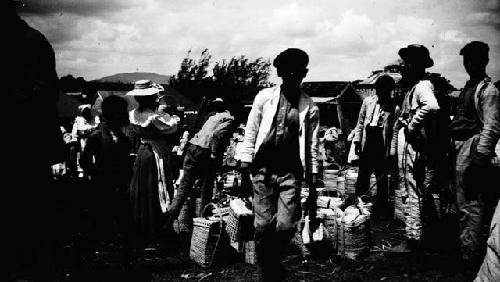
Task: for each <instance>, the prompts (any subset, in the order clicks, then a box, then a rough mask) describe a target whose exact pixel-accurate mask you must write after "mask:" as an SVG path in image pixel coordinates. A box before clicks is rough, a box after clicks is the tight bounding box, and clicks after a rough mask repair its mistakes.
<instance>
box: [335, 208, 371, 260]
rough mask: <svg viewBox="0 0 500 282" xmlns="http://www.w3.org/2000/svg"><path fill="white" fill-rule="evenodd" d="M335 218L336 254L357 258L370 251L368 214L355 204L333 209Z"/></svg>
mask: <svg viewBox="0 0 500 282" xmlns="http://www.w3.org/2000/svg"><path fill="white" fill-rule="evenodd" d="M335 213H336V214H337V215H336V220H337V225H338V228H337V238H338V240H337V241H338V242H337V244H338V245H337V246H338V247H337V254H338V255H340V256H342V257H345V258H349V259H354V260H355V259H358V258H360V257H361V256H364V255H367V254H368V253H369V251H370V244H371V241H370V214H369V213H364V212H363V210H362V209H360V208H359V207H357V206H349V207H347V208H346V209H345V211H342V210H341V209H336V210H335Z"/></svg>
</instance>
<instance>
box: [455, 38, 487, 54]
mask: <svg viewBox="0 0 500 282" xmlns="http://www.w3.org/2000/svg"><path fill="white" fill-rule="evenodd" d="M489 51H490V47H489V46H488V44H486V43H484V42H481V41H472V42H469V43H467V44H466V45H465V46H464V48H462V50H460V55H462V56H466V55H475V56H486V57H488V52H489Z"/></svg>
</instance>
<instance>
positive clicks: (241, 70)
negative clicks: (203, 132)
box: [169, 49, 271, 120]
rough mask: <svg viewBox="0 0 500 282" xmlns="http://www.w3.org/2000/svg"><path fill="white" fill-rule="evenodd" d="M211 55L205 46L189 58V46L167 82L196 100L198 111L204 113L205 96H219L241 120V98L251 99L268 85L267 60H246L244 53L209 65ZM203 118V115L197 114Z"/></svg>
mask: <svg viewBox="0 0 500 282" xmlns="http://www.w3.org/2000/svg"><path fill="white" fill-rule="evenodd" d="M211 59H212V56H211V55H210V53H209V51H208V49H205V50H203V52H202V53H201V55H200V58H199V59H198V61H195V60H194V59H192V58H191V50H189V51H188V53H187V56H186V58H184V59H183V60H182V62H181V67H180V69H179V71H178V72H177V74H176V75H175V76H173V77H172V78H171V79H170V82H169V84H170V86H171V87H173V88H175V89H177V90H178V91H180V92H181V93H182V94H184V95H186V96H187V97H189V98H190V99H192V100H193V101H194V102H195V103H200V104H201V105H200V109H199V112H200V115H204V114H205V113H204V111H205V106H206V105H208V103H206V101H207V100H211V99H214V98H216V97H221V98H223V99H224V100H225V101H226V103H227V104H228V106H229V107H230V108H231V109H232V112H233V113H235V114H237V115H241V117H240V116H237V117H236V118H238V119H241V120H244V119H245V118H246V116H244V115H245V114H244V108H243V104H242V101H244V100H246V101H249V100H250V101H251V100H253V98H254V97H255V95H256V94H257V93H258V92H259V91H260V90H261V89H263V88H265V87H269V86H271V83H270V82H269V81H268V79H269V74H270V66H271V63H270V61H269V60H265V59H263V58H258V59H256V60H253V61H252V60H249V59H248V58H246V57H245V56H238V57H233V58H231V59H230V60H225V59H224V60H222V61H220V62H216V63H215V64H214V67H213V68H212V69H211V74H210V75H209V73H210V69H209V67H210V65H211ZM199 120H203V118H199Z"/></svg>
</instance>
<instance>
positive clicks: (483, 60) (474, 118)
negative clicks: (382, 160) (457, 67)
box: [450, 41, 500, 281]
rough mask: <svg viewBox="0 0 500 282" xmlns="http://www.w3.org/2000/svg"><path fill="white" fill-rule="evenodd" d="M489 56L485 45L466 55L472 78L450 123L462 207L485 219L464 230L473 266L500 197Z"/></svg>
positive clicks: (495, 96) (497, 116)
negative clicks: (487, 72) (487, 68)
mask: <svg viewBox="0 0 500 282" xmlns="http://www.w3.org/2000/svg"><path fill="white" fill-rule="evenodd" d="M488 52H489V47H488V45H487V44H486V43H484V42H480V41H473V42H470V43H468V44H467V45H465V46H464V47H463V48H462V50H461V51H460V55H462V56H463V63H464V67H465V71H466V72H467V73H468V74H469V76H470V79H469V80H468V81H467V82H466V84H465V86H464V88H463V90H462V92H461V93H460V96H459V102H458V106H457V109H456V112H455V114H454V118H453V121H452V123H451V124H450V133H451V135H452V138H453V141H454V145H455V154H456V158H455V181H454V184H455V192H456V195H457V199H456V200H457V207H458V209H460V210H461V211H463V212H464V214H477V215H478V216H477V219H479V220H468V219H471V218H469V217H465V218H464V219H463V220H462V222H463V223H464V224H463V225H462V230H460V232H461V236H460V243H461V250H462V256H463V258H464V259H465V260H466V261H473V262H477V261H478V259H481V258H482V255H483V254H484V250H485V249H486V245H485V243H486V238H484V236H482V234H485V233H486V232H485V230H484V228H482V227H481V226H484V225H485V224H488V222H489V220H490V219H491V214H492V211H493V209H494V207H495V205H496V204H497V200H498V196H499V195H500V191H499V190H500V189H498V188H495V187H498V182H497V180H495V179H493V178H492V176H493V175H495V172H494V171H498V166H495V165H494V164H495V163H498V158H497V156H498V155H499V154H500V152H499V149H500V148H499V146H498V140H499V137H500V102H499V92H498V89H497V88H496V87H495V85H494V84H493V82H492V81H491V79H490V78H489V77H488V75H487V74H486V66H487V64H488V61H489V58H488ZM497 177H498V176H497ZM495 182H496V183H495ZM497 240H500V238H498V239H497ZM492 281H493V280H492ZM495 281H496V280H495Z"/></svg>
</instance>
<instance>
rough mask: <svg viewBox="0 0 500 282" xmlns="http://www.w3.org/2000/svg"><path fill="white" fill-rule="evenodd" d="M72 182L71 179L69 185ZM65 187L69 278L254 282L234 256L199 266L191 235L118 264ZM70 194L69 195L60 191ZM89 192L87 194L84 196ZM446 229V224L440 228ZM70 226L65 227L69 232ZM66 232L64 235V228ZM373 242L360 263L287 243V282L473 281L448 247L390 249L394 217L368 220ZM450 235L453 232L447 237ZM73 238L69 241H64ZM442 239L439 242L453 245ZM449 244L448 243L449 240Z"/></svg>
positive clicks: (80, 201)
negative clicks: (94, 239)
mask: <svg viewBox="0 0 500 282" xmlns="http://www.w3.org/2000/svg"><path fill="white" fill-rule="evenodd" d="M70 184H74V183H70ZM69 186H71V187H72V188H71V189H73V190H74V191H80V192H78V193H80V194H78V193H76V192H70V191H71V190H70V189H68V188H67V187H68V186H67V185H65V186H64V187H63V188H62V189H61V190H59V192H58V193H57V195H58V196H57V197H61V198H63V199H64V200H61V201H58V202H59V203H63V204H62V205H61V207H60V210H59V212H58V213H57V214H59V215H62V218H60V219H58V220H60V222H62V223H61V224H60V227H61V228H60V229H61V232H60V233H61V234H60V236H61V237H62V240H63V241H65V247H64V248H63V251H62V255H61V257H63V264H64V267H63V268H64V273H65V278H66V280H67V281H217V282H221V281H257V279H258V275H257V268H256V266H254V265H250V264H245V263H242V262H237V260H235V259H232V260H230V261H227V262H226V265H217V266H213V267H211V268H207V269H204V268H201V267H199V266H197V265H196V264H194V263H193V262H192V261H191V260H190V259H189V241H190V238H189V236H184V237H181V238H178V239H177V240H175V241H171V242H169V243H168V242H167V243H165V244H164V245H163V248H162V249H160V250H159V251H156V252H154V253H149V254H147V255H144V254H142V255H140V256H139V257H138V259H136V260H135V261H134V262H133V263H132V264H130V265H127V266H124V265H123V264H121V263H120V256H119V248H118V247H117V245H116V244H115V245H113V244H107V245H104V244H90V243H88V241H87V240H86V239H85V236H86V235H85V234H84V233H85V232H82V230H85V228H87V227H86V224H85V220H82V218H85V215H84V214H82V210H84V206H85V202H88V201H89V199H88V197H92V195H88V192H86V191H87V190H86V189H85V187H79V188H77V187H74V186H73V185H69ZM64 193H70V194H64ZM85 195H87V196H85ZM442 229H443V230H446V229H447V227H442ZM68 230H69V231H68ZM63 231H64V232H66V233H64V232H63ZM371 234H372V238H373V246H372V248H371V251H370V254H369V255H368V256H367V257H365V258H362V259H360V260H358V261H352V260H348V259H342V258H339V257H337V256H334V255H328V254H327V255H324V254H323V255H322V256H318V257H313V258H312V259H310V260H308V261H307V262H304V261H303V259H302V257H301V255H300V252H299V251H298V249H297V248H293V247H290V249H289V250H288V253H287V254H286V256H285V258H284V264H285V265H286V267H287V269H288V272H289V277H288V279H287V281H453V282H463V281H472V278H471V277H473V276H474V270H473V269H471V266H469V265H463V264H462V263H461V262H460V261H459V260H458V255H457V254H456V253H454V252H452V251H450V249H449V248H441V250H439V251H433V252H431V251H422V252H414V253H392V252H389V251H388V250H389V248H390V247H392V246H395V245H398V244H399V243H401V242H402V241H403V240H404V236H403V234H404V229H403V226H402V224H401V223H399V222H397V221H395V220H393V219H392V218H378V219H372V222H371ZM449 237H451V236H449ZM68 238H71V239H68ZM449 241H453V240H452V239H449V240H448V242H447V241H446V240H444V241H443V246H444V245H447V243H452V242H449ZM448 245H452V244H448Z"/></svg>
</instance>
